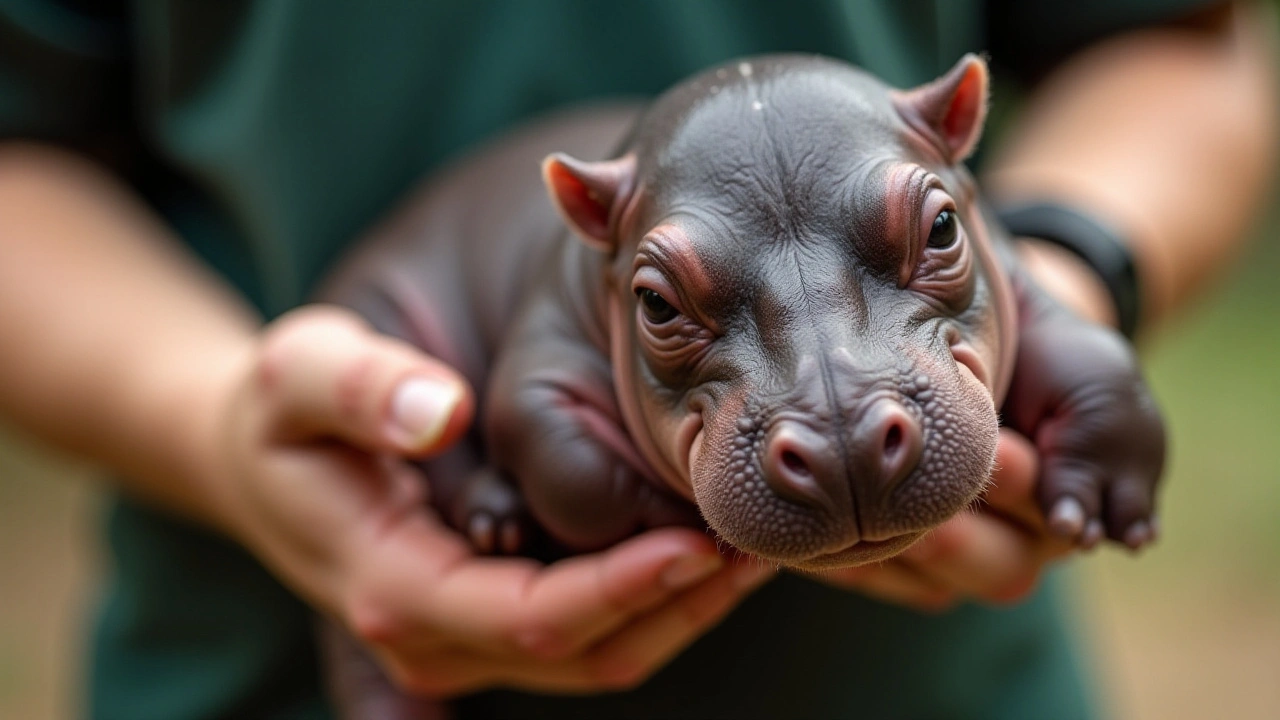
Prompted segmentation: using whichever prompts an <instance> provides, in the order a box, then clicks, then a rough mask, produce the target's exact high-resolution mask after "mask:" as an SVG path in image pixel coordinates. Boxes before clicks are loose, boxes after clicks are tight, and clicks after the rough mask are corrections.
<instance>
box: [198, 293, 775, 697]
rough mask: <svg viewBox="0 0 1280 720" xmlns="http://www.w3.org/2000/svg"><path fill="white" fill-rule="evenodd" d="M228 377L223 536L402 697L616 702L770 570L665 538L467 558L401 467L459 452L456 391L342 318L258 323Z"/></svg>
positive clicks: (466, 402)
mask: <svg viewBox="0 0 1280 720" xmlns="http://www.w3.org/2000/svg"><path fill="white" fill-rule="evenodd" d="M238 377H239V381H238V383H237V384H236V389H235V390H234V392H233V396H232V399H231V400H230V401H228V402H227V403H225V404H224V405H223V406H221V407H220V408H219V409H218V410H217V418H218V420H217V422H216V423H215V425H216V427H217V428H219V433H218V435H217V439H216V440H215V441H214V442H213V443H212V447H211V448H210V452H209V453H208V454H207V457H208V459H209V460H208V463H207V464H208V465H209V469H210V472H214V473H218V474H220V475H221V480H222V481H223V482H224V483H225V485H226V486H227V487H228V488H229V490H228V496H229V498H231V500H229V505H230V507H231V508H232V509H233V510H234V512H231V513H229V516H230V517H232V518H234V527H232V528H230V530H231V532H232V534H233V535H234V536H235V537H237V539H239V540H240V541H241V542H242V543H243V544H244V545H246V546H247V547H248V548H249V549H250V550H251V551H253V552H254V553H255V554H256V555H257V556H258V557H259V558H260V559H261V560H262V561H263V562H264V563H265V564H266V565H267V566H268V567H269V568H271V569H272V570H273V571H274V572H275V573H276V574H277V575H278V576H279V577H280V578H281V579H282V580H283V581H284V582H285V583H287V584H288V585H289V586H291V587H292V588H293V589H294V590H295V591H296V592H298V593H299V594H300V595H301V596H302V597H303V598H305V599H306V600H307V601H308V602H310V603H311V604H312V605H314V606H315V607H316V608H317V609H319V610H320V611H321V612H323V613H325V614H327V615H329V616H330V617H333V618H335V619H337V620H338V621H339V622H340V623H341V624H342V625H344V626H345V627H347V628H348V629H349V630H351V631H352V632H353V634H354V635H355V636H356V637H358V638H359V639H360V640H362V641H364V643H365V644H367V645H368V646H370V647H371V648H372V649H373V651H374V653H375V654H376V655H377V657H378V658H379V660H380V662H381V663H382V665H383V666H384V667H385V668H386V669H387V670H388V672H389V673H390V675H391V676H392V678H393V679H394V680H395V681H396V682H397V683H398V684H400V685H401V686H403V687H405V688H406V689H409V690H412V691H416V692H419V693H427V694H432V695H436V696H446V695H451V694H456V693H460V692H465V691H468V690H474V689H478V688H481V687H486V686H492V685H513V686H518V687H523V688H529V689H538V690H544V691H598V690H603V689H609V688H618V687H625V686H629V685H632V684H634V683H636V682H639V681H640V680H641V679H643V678H644V677H646V676H648V675H649V674H650V673H652V672H653V671H655V670H656V669H658V668H659V667H661V666H662V665H663V664H665V662H666V661H667V660H668V659H669V658H671V657H672V656H674V655H675V654H676V653H677V652H678V651H679V650H680V649H681V648H683V647H684V646H685V645H687V644H688V643H690V642H692V641H693V640H694V639H696V638H697V637H699V636H700V635H701V634H702V633H703V632H705V631H706V630H707V629H708V628H709V627H710V626H711V625H713V624H714V623H715V622H716V621H718V620H719V619H720V618H721V617H722V616H723V615H724V614H725V613H727V612H728V611H729V609H730V608H731V607H733V605H735V604H736V603H737V601H738V600H740V599H741V598H743V597H744V596H745V595H746V594H747V593H748V592H749V591H750V590H751V589H752V587H754V586H755V585H756V584H758V583H759V582H761V581H763V580H764V579H766V578H767V576H768V575H769V574H770V573H769V572H768V571H766V570H762V569H759V568H757V567H754V566H749V565H745V564H743V565H734V564H732V563H729V562H727V561H725V560H724V559H723V558H722V557H721V556H720V555H719V553H718V552H717V550H716V548H715V545H714V543H713V542H712V541H711V540H710V539H709V538H707V537H706V536H705V535H704V534H702V533H698V532H694V531H690V530H679V529H668V530H662V531H655V532H651V533H646V534H645V535H642V536H639V537H636V538H633V539H631V540H629V541H627V542H625V543H623V544H621V545H619V546H617V547H614V548H612V549H610V550H608V551H606V552H602V553H599V554H595V555H586V556H580V557H575V558H572V559H570V560H566V561H563V562H560V563H556V564H554V565H550V566H545V567H544V566H542V565H540V564H539V563H537V562H535V561H532V560H528V559H488V558H485V559H481V558H477V557H475V556H474V555H473V554H472V552H471V549H470V547H469V546H468V544H467V543H466V542H465V541H464V540H463V538H461V537H460V536H459V535H457V534H455V533H454V532H452V531H451V530H449V529H448V528H447V527H445V526H444V525H443V524H442V523H441V521H440V520H439V518H437V517H436V516H435V515H434V513H432V512H431V510H430V508H429V505H428V504H427V497H426V494H425V493H426V488H427V487H428V485H427V483H426V482H425V481H424V480H423V478H422V477H421V476H420V475H419V474H418V472H417V471H416V470H414V469H413V468H411V467H410V466H409V465H408V464H406V463H404V462H400V461H399V458H400V457H404V456H414V457H420V456H423V455H427V454H431V453H433V452H437V451H439V450H441V449H442V448H444V447H446V446H447V445H448V444H450V443H451V442H452V441H454V440H455V439H456V438H458V437H459V435H460V434H461V433H462V432H463V431H464V429H465V427H466V425H467V424H468V422H469V421H470V417H471V414H472V404H473V401H472V399H471V395H470V392H469V390H468V389H467V388H466V387H465V384H464V383H463V382H462V381H461V380H460V379H459V378H458V377H457V376H456V375H455V374H454V373H453V372H452V371H450V370H449V369H447V368H445V367H443V366H442V365H440V364H438V363H436V362H433V361H432V360H430V359H428V358H426V357H424V356H422V355H420V354H419V353H418V352H417V351H415V350H413V349H412V348H411V347H410V346H409V345H407V344H403V343H401V342H399V341H397V340H394V339H392V338H389V337H386V336H382V335H378V334H376V333H374V332H372V331H371V330H370V329H369V328H368V327H367V326H366V325H364V323H363V322H362V321H360V320H358V319H357V318H356V317H355V316H354V315H353V314H351V313H349V312H347V311H345V310H339V309H336V308H324V307H310V308H305V309H301V310H298V311H295V312H293V313H290V314H289V315H286V316H284V317H282V318H280V319H279V320H277V321H276V322H274V323H272V324H271V325H270V326H269V327H268V328H267V329H266V330H265V331H264V332H263V333H262V334H261V337H260V340H259V341H258V343H257V346H256V347H255V348H253V350H252V352H250V353H248V354H247V357H246V359H245V362H244V363H243V368H242V370H241V371H240V372H239V373H238ZM406 388H409V389H407V390H406Z"/></svg>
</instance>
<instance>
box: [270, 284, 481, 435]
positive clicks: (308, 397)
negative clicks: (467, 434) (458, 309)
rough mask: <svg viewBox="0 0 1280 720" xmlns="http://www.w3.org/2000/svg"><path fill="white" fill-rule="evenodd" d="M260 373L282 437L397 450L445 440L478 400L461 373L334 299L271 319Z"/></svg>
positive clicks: (468, 416) (457, 430) (468, 418)
mask: <svg viewBox="0 0 1280 720" xmlns="http://www.w3.org/2000/svg"><path fill="white" fill-rule="evenodd" d="M258 380H259V384H260V389H261V391H262V396H263V398H264V399H265V401H266V404H267V408H268V414H269V416H270V418H271V422H272V424H273V426H274V428H275V432H276V435H277V437H279V438H281V439H283V440H286V441H307V440H316V439H321V438H336V439H339V440H342V441H345V442H347V443H349V444H352V445H354V446H356V447H359V448H362V449H364V450H368V451H374V452H391V453H395V454H399V455H415V456H422V455H429V454H432V453H434V452H438V451H439V450H442V449H443V448H445V447H448V446H449V445H451V444H452V443H453V442H455V441H456V440H457V439H458V437H459V436H460V435H461V434H462V433H463V432H464V431H465V430H466V428H467V426H468V425H469V424H470V422H471V418H472V414H473V412H474V406H475V401H474V399H473V396H472V393H471V389H470V388H469V387H468V385H467V383H466V381H465V380H464V379H463V378H462V377H461V376H459V375H458V374H457V373H456V372H455V371H453V370H452V369H450V368H449V367H447V366H445V365H444V364H442V363H440V362H439V361H437V360H435V359H433V358H431V357H428V356H426V355H424V354H422V353H421V352H420V351H419V350H417V349H416V348H414V347H413V346H411V345H409V344H408V343H406V342H403V341H401V340H398V339H396V338H392V337H389V336H386V335H382V334H379V333H377V332H375V331H374V330H373V329H371V328H370V327H369V326H368V324H366V323H365V322H364V321H363V320H361V319H360V318H359V317H358V316H356V315H355V314H354V313H352V312H351V311H349V310H345V309H342V308H338V307H333V306H321V305H312V306H308V307H305V308H301V309H298V310H295V311H293V312H290V313H288V314H286V315H283V316H281V317H280V318H279V319H277V320H276V321H275V322H273V323H272V324H271V325H270V326H269V327H268V328H267V330H266V334H265V336H264V338H263V344H262V350H261V353H260V355H259V358H258Z"/></svg>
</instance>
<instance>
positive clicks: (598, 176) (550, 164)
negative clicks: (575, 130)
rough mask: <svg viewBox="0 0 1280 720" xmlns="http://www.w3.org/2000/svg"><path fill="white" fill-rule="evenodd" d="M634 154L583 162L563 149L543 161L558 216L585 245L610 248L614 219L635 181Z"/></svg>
mask: <svg viewBox="0 0 1280 720" xmlns="http://www.w3.org/2000/svg"><path fill="white" fill-rule="evenodd" d="M635 176H636V157H635V155H632V154H630V153H628V154H626V155H623V156H622V157H620V158H618V159H616V160H602V161H599V162H584V161H582V160H576V159H574V158H571V157H569V156H568V155H565V154H563V153H556V154H554V155H549V156H547V159H546V160H543V161H542V179H543V182H545V183H546V184H547V192H549V193H551V202H552V203H554V204H555V206H556V209H557V210H559V211H560V215H561V217H563V218H564V220H565V222H566V223H568V224H569V227H570V228H572V229H573V231H574V232H576V233H577V234H578V235H580V236H581V237H582V239H583V240H585V241H586V242H587V244H588V245H591V246H592V247H595V248H598V249H600V250H604V251H606V252H610V251H612V250H613V249H614V247H615V245H616V243H617V237H616V233H617V227H616V225H617V222H618V215H620V214H621V212H622V207H623V206H624V205H625V204H626V202H627V198H628V197H629V196H630V194H631V188H632V187H633V186H634V185H635Z"/></svg>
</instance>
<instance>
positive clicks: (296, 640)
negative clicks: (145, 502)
mask: <svg viewBox="0 0 1280 720" xmlns="http://www.w3.org/2000/svg"><path fill="white" fill-rule="evenodd" d="M1199 4H1203V0H1163V1H1162V0H1107V1H1103V0H1088V1H1078V2H1073V3H1056V2H1049V1H1047V0H1042V1H1039V2H1036V1H1028V0H991V1H990V2H982V0H935V1H929V0H884V1H881V2H877V1H875V0H863V1H858V0H846V1H844V2H840V1H837V0H830V1H827V0H813V1H811V2H788V3H781V2H771V1H769V0H755V1H750V2H748V1H746V0H743V1H731V0H688V1H685V2H678V1H675V0H671V1H666V2H664V1H659V0H651V1H649V2H622V1H617V0H615V1H613V2H605V1H603V0H510V1H509V2H479V1H477V0H468V1H467V2H452V3H446V2H428V1H426V0H406V1H405V2H396V3H390V2H374V3H369V2H363V3H362V2H345V3H337V2H320V1H319V0H311V1H304V0H294V1H287V0H279V1H278V2H267V1H259V2H250V1H243V2H231V1H228V0H223V1H221V2H213V1H190V2H181V1H176V0H175V1H173V2H136V3H128V4H126V3H124V2H119V1H117V2H96V3H95V2H89V1H88V0H81V1H73V0H62V2H57V1H54V0H0V136H26V137H37V138H41V139H44V140H47V141H51V142H57V143H63V144H66V145H70V146H72V147H75V148H78V149H80V150H83V151H84V152H87V153H90V154H92V155H94V156H95V157H98V158H99V159H101V160H102V161H103V162H106V163H108V164H109V165H111V166H112V167H113V168H114V169H116V171H117V172H118V173H120V174H121V176H122V177H124V178H126V179H127V180H128V181H129V182H130V183H131V184H133V185H134V187H136V188H137V190H138V191H139V192H141V193H142V194H143V196H144V197H146V198H147V199H148V200H149V201H150V202H151V203H152V204H153V206H154V207H155V208H156V209H157V210H158V211H159V212H160V213H162V214H163V215H164V216H165V217H166V218H167V219H168V221H169V222H170V223H171V224H172V225H173V226H174V228H175V229H176V230H177V232H178V233H179V234H180V236H181V237H182V238H183V239H184V240H185V241H186V242H187V243H189V244H190V246H191V247H192V248H193V249H194V251H195V252H197V253H198V254H199V255H200V256H201V257H203V258H204V259H205V260H206V261H207V262H208V263H209V264H210V265H212V266H213V267H215V268H216V269H217V270H219V271H220V272H221V273H223V274H224V275H225V276H226V277H227V278H229V279H230V280H231V281H232V282H234V283H235V284H236V285H237V286H238V287H239V288H241V290H242V291H243V292H244V293H245V294H246V295H247V296H248V297H250V298H251V299H252V300H253V301H254V302H255V303H256V304H257V305H258V306H259V307H260V308H261V309H262V310H263V311H264V312H265V313H266V314H267V315H268V316H273V315H276V314H278V313H280V312H282V311H284V310H286V309H288V308H289V307H291V306H293V305H296V304H298V303H299V302H301V301H302V300H303V298H304V297H305V296H306V293H307V291H308V289H309V288H310V287H311V286H312V284H313V283H314V281H315V280H316V279H317V277H318V276H319V275H320V274H322V273H323V272H324V270H325V268H326V267H327V266H328V265H329V264H330V263H331V262H332V260H333V258H334V257H335V256H336V254H337V253H338V252H339V251H340V250H341V249H342V248H343V247H344V245H345V244H347V243H348V242H350V240H351V239H352V238H355V237H357V236H358V235H359V234H360V233H361V231H362V230H363V229H365V228H367V227H368V226H369V225H370V224H371V223H372V222H373V221H374V220H376V219H377V218H378V217H379V216H380V215H381V214H383V213H384V212H386V211H387V210H388V209H389V208H390V207H391V205H392V204H393V203H394V202H395V201H396V199H397V198H398V197H399V196H400V195H401V193H403V192H404V191H405V190H407V189H408V188H409V187H410V186H411V184H412V183H413V182H414V181H415V180H416V179H417V178H419V177H420V176H421V175H422V174H423V173H424V172H427V171H429V170H431V169H432V168H434V167H436V166H438V165H439V164H440V162H441V161H442V160H444V159H445V158H447V157H449V156H452V155H455V154H457V153H459V152H461V151H463V150H465V149H466V148H467V147H468V146H470V145H472V144H474V143H476V142H478V141H479V140H481V139H483V138H486V137H489V136H491V135H493V134H494V133H496V132H499V131H501V130H502V129H503V128H506V127H508V126H510V125H511V124H512V123H514V122H516V121H518V120H520V119H522V118H525V117H527V116H529V115H531V114H534V113H537V112H540V111H544V110H546V109H548V108H552V107H554V106H557V105H562V104H565V103H568V102H573V101H576V100H582V99H585V98H596V97H600V96H607V95H622V94H626V95H635V94H644V95H651V94H653V93H656V92H658V91H660V90H661V89H663V88H664V87H666V86H667V85H669V84H671V83H673V82H675V81H676V80H678V79H679V78H681V77H682V76H684V75H687V74H689V73H691V72H693V71H695V70H697V69H699V68H702V67H705V66H707V65H710V64H712V63H715V62H719V61H722V60H724V59H726V58H729V57H732V56H735V55H743V54H749V53H759V52H768V51H811V52H820V53H825V54H829V55H834V56H837V57H842V58H845V59H848V60H851V61H854V62H857V63H859V64H861V65H863V66H864V67H867V68H868V69H870V70H872V71H873V72H875V73H877V74H879V75H881V76H882V77H884V78H885V79H887V80H888V81H890V82H892V83H895V84H897V85H900V86H902V85H910V84H915V83H919V82H923V81H925V80H928V79H930V78H932V77H933V76H935V75H937V74H939V73H940V72H941V71H943V70H945V69H946V68H947V67H949V66H950V65H951V63H953V62H954V61H955V60H956V59H957V58H958V57H959V56H960V55H961V54H962V53H963V52H965V51H967V50H983V49H986V50H989V51H990V52H991V53H992V59H993V63H994V66H995V68H996V71H997V79H1000V78H1003V79H1004V80H1005V81H1006V82H1010V83H1016V82H1028V81H1033V80H1034V79H1035V78H1036V77H1037V76H1038V75H1039V74H1040V73H1042V72H1044V71H1045V70H1046V69H1047V68H1049V67H1051V66H1052V65H1053V63H1054V62H1056V61H1057V60H1059V59H1061V58H1062V57H1063V56H1065V55H1067V54H1069V53H1070V52H1072V51H1074V50H1075V49H1077V48H1079V47H1082V46H1083V45H1085V44H1087V43H1088V42H1090V41H1093V40H1095V39H1097V38H1099V37H1102V36H1103V35H1106V34H1108V33H1112V32H1116V31H1119V30H1122V29H1126V28H1129V27H1134V26H1137V25H1139V24H1143V23H1148V22H1151V21H1153V20H1159V19H1164V18H1168V17H1172V16H1174V15H1176V14H1177V13H1179V12H1182V11H1184V10H1185V9H1186V8H1188V7H1191V6H1194V5H1199ZM109 535H110V544H111V551H112V558H113V559H114V566H113V568H112V571H111V574H110V575H109V578H108V581H107V593H106V600H105V602H104V603H103V605H102V612H101V616H100V617H99V621H98V625H97V633H96V635H95V638H94V646H93V647H94V651H93V660H92V672H91V679H92V683H91V685H92V692H91V698H90V707H91V711H92V714H93V716H95V717H102V718H130V719H137V720H141V719H144V718H164V719H177V718H213V717H231V718H256V717H323V716H324V715H325V714H326V710H325V707H324V705H323V702H322V700H321V694H320V692H321V691H320V687H319V683H318V679H317V674H316V658H315V650H314V647H313V644H312V639H311V629H312V628H311V618H310V616H309V614H308V612H307V610H306V609H305V607H304V606H303V605H302V604H301V603H299V602H298V601H297V600H296V599H295V598H294V597H292V596H291V595H290V594H289V593H287V592H286V591H285V590H284V589H283V588H281V586H280V585H278V584H277V583H276V582H275V581H274V580H273V579H272V578H271V577H270V576H269V575H267V574H266V573H265V572H264V571H263V570H262V568H261V567H260V566H259V565H258V564H257V563H256V562H254V561H253V560H252V559H251V558H250V557H249V556H248V555H246V554H245V553H244V552H242V551H241V550H240V549H238V548H237V547H235V546H233V545H231V544H230V543H228V542H226V541H225V540H223V539H220V538H218V537H214V536H211V535H209V534H206V533H204V532H202V531H201V530H199V529H196V528H193V527H191V526H188V525H185V524H183V523H181V522H179V521H176V520H173V519H171V518H168V517H165V516H163V515H161V514H158V513H156V512H153V511H151V510H148V509H145V508H143V507H140V506H138V505H135V504H133V503H130V502H128V501H124V500H120V501H118V502H117V503H116V504H115V507H114V509H113V511H112V515H111V519H110V525H109ZM1050 584H1052V583H1050ZM1054 598H1055V595H1054V593H1053V592H1052V591H1051V590H1046V591H1044V592H1041V593H1040V594H1038V595H1037V596H1036V598H1035V599H1033V600H1032V601H1031V602H1028V603H1026V604H1024V605H1022V606H1020V607H1018V608H1016V609H1011V610H1004V611H996V610H989V609H982V608H978V607H963V608H961V609H959V610H957V611H955V612H953V613H950V614H948V615H944V616H922V615H917V614H913V613H911V612H907V611H904V610H900V609H896V608H892V607H887V606H883V605H879V604H877V603H874V602H871V601H868V600H866V599H863V598H861V597H859V596H857V595H853V594H850V593H845V592H840V591H836V590H833V589H830V588H826V587H824V586H820V585H817V584H813V583H810V582H807V581H804V580H800V579H797V578H794V577H788V578H784V579H782V580H780V581H778V582H775V583H773V584H772V585H770V586H768V587H766V588H765V589H764V590H762V591H761V592H759V593H758V594H757V595H755V596H754V597H752V598H751V599H749V600H748V601H747V602H746V603H744V604H743V606H742V607H741V608H740V609H739V610H738V611H736V612H735V613H734V615H733V616H732V617H731V618H730V619H729V620H728V621H727V622H725V623H724V624H723V625H722V626H721V627H719V628H718V629H716V630H715V631H713V632H712V633H710V634H709V635H707V636H706V637H705V638H703V639H702V640H701V641H700V642H699V643H697V644H696V645H695V646H694V647H693V648H692V649H690V650H689V651H688V652H686V653H685V654H684V655H683V656H681V657H680V658H679V659H677V660H676V661H675V662H673V663H672V664H671V665H670V666H668V667H667V668H666V669H664V670H663V671H662V672H661V673H659V674H658V675H657V676H656V677H655V678H653V679H652V680H651V681H650V682H649V683H648V684H646V685H645V686H644V687H642V688H640V689H639V690H637V691H635V692H632V693H626V694H616V695H607V696H600V697H595V698H567V699H566V698H536V697H529V696H524V695H520V694H516V693H487V694H483V695H479V696H476V697H473V698H470V699H467V700H465V701H463V702H462V703H460V711H461V714H462V716H463V717H555V718H567V717H584V718H588V717H589V718H603V717H609V718H622V717H690V718H706V717H735V718H750V717H770V718H809V717H813V718H825V717H870V718H889V717H914V718H944V717H954V718H1026V717H1054V718H1081V717H1088V716H1090V714H1091V711H1090V709H1089V702H1088V697H1087V695H1088V693H1087V692H1086V690H1085V687H1084V683H1083V682H1082V680H1081V677H1080V674H1079V673H1078V672H1077V668H1076V666H1075V664H1074V660H1073V659H1072V658H1073V656H1072V653H1071V651H1070V647H1069V645H1070V643H1069V642H1068V633H1067V632H1066V631H1065V629H1064V626H1063V622H1062V618H1061V614H1060V613H1059V610H1058V608H1057V607H1056V606H1055V600H1054Z"/></svg>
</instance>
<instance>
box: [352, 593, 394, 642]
mask: <svg viewBox="0 0 1280 720" xmlns="http://www.w3.org/2000/svg"><path fill="white" fill-rule="evenodd" d="M346 616H347V625H348V627H350V628H351V632H352V634H354V635H355V636H356V638H357V639H359V640H360V641H361V642H364V643H366V644H369V645H379V646H385V645H388V644H390V643H392V642H393V641H394V640H395V639H396V638H400V637H404V636H405V633H406V632H407V631H408V630H409V623H408V622H406V621H405V618H404V617H403V616H401V615H400V614H399V613H396V612H394V611H392V610H390V609H388V608H387V607H386V606H385V605H384V604H382V603H380V602H378V601H377V600H376V599H374V598H371V597H363V598H359V599H357V600H355V601H353V602H351V603H350V606H349V607H348V608H347V611H346Z"/></svg>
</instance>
